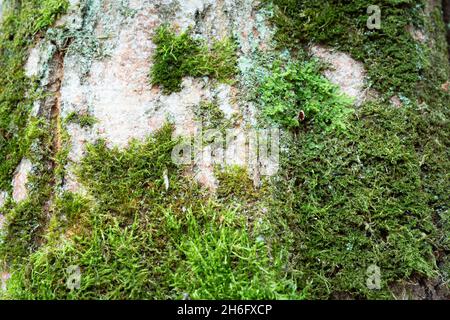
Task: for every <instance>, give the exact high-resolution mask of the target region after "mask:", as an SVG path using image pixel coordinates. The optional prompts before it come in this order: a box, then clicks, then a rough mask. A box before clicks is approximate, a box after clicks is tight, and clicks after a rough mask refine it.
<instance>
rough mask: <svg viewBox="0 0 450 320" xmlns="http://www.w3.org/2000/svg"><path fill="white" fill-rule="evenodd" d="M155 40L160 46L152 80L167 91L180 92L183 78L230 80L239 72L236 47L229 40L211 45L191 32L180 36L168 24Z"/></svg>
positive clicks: (162, 27) (158, 46)
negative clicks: (194, 36) (196, 37)
mask: <svg viewBox="0 0 450 320" xmlns="http://www.w3.org/2000/svg"><path fill="white" fill-rule="evenodd" d="M153 41H154V43H155V44H156V45H157V49H156V53H155V55H154V57H153V60H154V65H153V68H152V70H151V82H152V84H155V85H160V86H162V88H163V91H164V93H166V94H170V93H172V92H178V91H180V90H181V83H182V80H183V77H187V76H191V77H205V76H208V77H211V78H214V79H217V80H219V81H230V80H232V79H233V77H234V75H235V73H236V53H235V52H236V48H235V47H236V46H235V44H234V43H233V41H232V40H230V39H225V40H222V41H215V42H214V43H213V44H212V46H211V48H209V47H208V46H207V45H206V44H205V43H204V42H203V41H201V40H199V39H194V38H193V37H192V36H191V35H190V32H189V31H186V32H183V33H181V34H179V35H177V34H175V32H174V31H172V30H171V29H170V28H169V27H168V26H161V27H160V28H159V29H158V30H157V31H156V35H155V37H154V39H153Z"/></svg>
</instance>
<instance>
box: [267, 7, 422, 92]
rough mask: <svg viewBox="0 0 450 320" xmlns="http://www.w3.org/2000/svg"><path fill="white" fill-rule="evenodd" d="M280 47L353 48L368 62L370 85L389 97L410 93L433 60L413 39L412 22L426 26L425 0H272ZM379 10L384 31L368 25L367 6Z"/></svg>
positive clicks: (418, 25)
mask: <svg viewBox="0 0 450 320" xmlns="http://www.w3.org/2000/svg"><path fill="white" fill-rule="evenodd" d="M273 3H274V4H275V8H276V14H275V17H274V20H273V21H274V23H275V24H276V25H277V27H278V34H277V39H278V41H279V45H280V46H288V47H291V48H295V47H296V46H299V45H307V44H309V43H310V42H313V43H322V44H326V45H329V46H331V47H333V48H336V49H338V50H342V51H346V52H349V53H350V54H351V55H352V56H353V57H354V58H355V59H356V60H360V61H362V62H364V64H365V66H366V70H367V72H368V76H369V81H370V86H371V87H373V88H374V89H376V90H378V91H379V92H380V93H381V94H383V95H385V96H387V97H390V96H392V95H393V94H400V95H404V96H407V97H411V96H413V95H414V92H415V85H416V83H417V82H418V81H419V80H421V78H422V76H423V72H424V70H425V68H426V66H427V64H428V63H429V61H427V59H426V51H427V50H426V46H425V45H424V44H420V43H418V42H417V41H415V40H414V39H413V37H412V35H411V34H410V32H409V31H408V26H412V27H416V28H421V27H423V25H424V15H423V10H424V7H425V1H415V0H404V1H403V0H401V1H396V0H380V1H370V0H357V1H336V0H326V1H322V0H312V1H310V0H307V1H306V0H274V1H273ZM371 5H378V6H379V7H380V8H381V14H382V16H381V29H379V30H377V29H374V30H369V29H368V28H367V25H366V24H367V20H368V18H369V15H368V14H367V8H368V7H369V6H371Z"/></svg>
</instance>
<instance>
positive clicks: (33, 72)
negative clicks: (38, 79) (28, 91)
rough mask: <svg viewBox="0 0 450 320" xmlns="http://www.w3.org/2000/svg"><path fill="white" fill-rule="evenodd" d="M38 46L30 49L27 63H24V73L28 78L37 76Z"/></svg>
mask: <svg viewBox="0 0 450 320" xmlns="http://www.w3.org/2000/svg"><path fill="white" fill-rule="evenodd" d="M40 52H41V51H40V48H39V46H36V47H34V48H32V49H31V50H30V55H29V56H28V60H27V63H26V64H25V75H26V76H27V77H29V78H31V77H33V76H37V75H38V74H39V68H40V64H39V62H40Z"/></svg>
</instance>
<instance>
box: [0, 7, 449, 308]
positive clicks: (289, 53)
mask: <svg viewBox="0 0 450 320" xmlns="http://www.w3.org/2000/svg"><path fill="white" fill-rule="evenodd" d="M41 2H42V3H40V4H38V3H37V2H34V1H29V2H28V4H24V5H22V6H19V7H18V8H17V11H14V12H13V13H11V14H8V15H7V16H6V18H5V21H4V26H3V27H2V30H3V31H2V35H1V38H0V39H1V40H0V49H1V50H0V64H1V66H2V69H3V67H4V68H6V69H5V70H6V72H5V73H4V74H1V75H0V97H1V100H0V103H1V112H2V113H1V121H2V123H1V126H0V128H2V129H1V130H2V131H1V133H2V135H3V140H2V141H1V142H2V146H1V152H2V154H1V157H3V158H4V159H5V161H2V164H1V168H2V169H1V170H2V171H1V173H0V174H1V180H0V181H1V185H0V189H2V188H4V189H8V188H10V186H9V184H10V180H11V174H12V171H13V170H14V168H15V167H16V166H17V164H18V162H19V161H20V159H21V158H22V157H23V156H24V155H25V154H27V153H29V156H30V157H31V158H32V160H34V161H33V162H34V163H36V167H35V168H34V172H33V175H32V176H31V178H30V179H31V181H30V191H29V193H30V196H29V198H28V199H27V200H26V201H24V202H21V203H19V204H15V203H13V202H12V201H11V200H8V203H7V204H6V206H5V207H4V209H3V212H5V213H6V218H7V221H6V224H5V229H4V231H3V233H2V235H1V241H0V257H1V260H2V261H3V262H5V263H8V268H9V270H10V271H11V273H12V278H11V280H10V281H9V282H8V289H7V291H6V292H4V293H2V294H3V296H2V297H3V298H26V299H51V298H58V299H64V298H71V299H94V298H100V299H141V298H142V299H164V298H170V299H180V298H183V297H184V298H187V297H191V298H194V299H201V298H203V299H206V298H211V299H213V298H216V299H221V298H224V299H225V298H226V299H230V298H233V299H234V298H236V299H261V298H270V299H272V298H294V299H304V298H307V299H317V298H333V297H343V296H344V297H350V298H392V293H391V286H392V285H396V284H399V283H401V282H402V281H408V280H410V279H411V278H415V279H421V282H424V283H426V281H428V280H429V279H440V284H441V285H442V287H443V288H445V287H448V281H449V276H450V275H449V270H450V260H449V252H450V239H449V235H450V218H449V217H450V216H449V212H448V205H449V203H450V199H449V194H448V190H449V189H450V185H449V176H448V172H449V169H450V161H449V159H450V154H449V150H450V139H449V132H448V117H449V108H448V106H449V105H450V94H449V92H448V91H446V90H445V88H444V87H443V86H442V85H443V84H444V83H446V82H447V81H448V79H449V76H450V66H449V65H448V55H447V46H446V43H445V25H444V24H443V21H442V16H441V15H440V13H439V8H436V9H435V10H434V11H432V12H431V13H430V17H427V16H426V15H425V14H424V11H423V10H424V1H411V0H383V1H379V3H378V4H379V5H380V6H381V9H382V28H381V29H380V30H368V29H367V28H366V21H367V13H366V9H367V6H368V5H371V4H373V3H369V1H363V0H357V1H331V0H327V1H300V0H298V1H297V0H274V1H273V3H272V8H273V9H274V16H273V20H272V21H273V22H274V23H275V25H276V26H277V27H278V33H277V35H276V38H277V42H278V45H279V47H280V48H282V49H287V50H280V51H275V52H271V53H265V54H266V55H267V57H266V58H267V59H266V61H258V60H257V59H255V60H254V61H253V63H254V64H256V65H258V64H259V65H258V66H257V68H259V69H258V72H255V75H251V74H250V75H245V76H246V77H247V78H248V79H253V78H254V79H255V81H254V83H252V85H251V86H250V85H249V86H248V87H247V88H243V87H244V86H245V84H243V83H241V85H242V86H240V87H239V88H240V89H247V90H248V91H250V92H249V96H251V97H252V98H251V100H252V102H253V103H255V105H256V107H257V108H259V111H260V112H261V114H262V117H261V119H259V120H260V121H259V125H261V126H263V125H266V124H268V123H269V124H276V125H278V126H279V127H281V128H282V129H283V134H282V141H281V142H282V146H281V150H282V154H281V170H280V172H279V175H278V176H276V177H274V178H273V179H267V180H264V182H263V187H262V188H255V187H254V182H253V181H252V180H251V179H250V178H249V176H248V173H247V172H246V170H244V169H243V168H240V167H232V168H226V170H221V169H220V168H218V169H217V170H216V172H215V175H216V177H217V179H218V181H219V185H218V189H217V191H216V193H215V194H210V193H209V192H206V191H205V190H204V189H202V188H201V187H200V186H199V185H198V184H197V183H196V182H194V181H192V180H191V179H190V178H188V177H187V176H186V173H185V171H184V168H182V167H178V166H176V165H174V164H173V163H172V160H171V152H172V150H173V148H174V146H175V145H176V144H177V143H178V141H176V140H173V138H172V133H173V132H172V130H173V128H172V127H171V126H170V125H167V126H165V127H164V128H163V129H162V130H160V131H159V132H157V133H156V134H155V135H154V136H151V137H149V138H148V139H147V140H146V141H144V142H138V141H132V142H130V144H129V146H128V147H127V148H126V149H124V150H119V149H117V148H113V149H110V148H109V147H108V146H107V142H106V141H102V140H100V141H98V142H96V143H95V144H92V145H89V146H88V147H87V155H86V157H85V158H83V159H82V160H81V163H79V164H78V165H77V167H76V175H77V177H78V179H79V181H80V182H81V183H82V184H83V186H84V188H85V190H84V191H85V192H84V193H83V194H82V195H78V194H72V193H68V192H59V191H60V190H59V189H58V188H57V186H58V183H59V181H58V179H61V180H62V179H63V177H64V166H65V164H66V163H67V159H66V158H67V153H68V149H67V148H65V147H64V146H63V148H61V149H60V150H58V152H56V153H55V150H52V147H51V146H52V144H53V142H54V137H53V132H54V131H55V128H54V126H55V124H54V123H47V122H44V121H42V120H39V119H34V118H32V119H31V120H30V122H28V123H27V122H26V120H27V119H29V118H30V117H29V115H28V111H29V109H30V106H31V103H32V101H33V99H34V98H35V95H34V94H32V95H28V96H27V95H26V94H25V93H26V92H27V90H28V89H29V88H30V87H31V88H32V87H33V86H32V85H31V84H32V83H33V82H32V81H31V80H29V79H27V78H26V77H25V75H24V73H23V67H22V65H23V63H24V61H25V58H26V49H27V48H28V47H29V46H30V45H31V44H32V43H33V36H34V35H35V32H37V31H39V30H44V29H45V28H46V27H48V26H49V25H50V24H51V22H52V21H53V20H54V18H55V17H56V16H57V14H58V13H60V12H62V11H63V10H64V9H65V8H66V5H65V2H60V1H41ZM30 17H36V19H33V20H28V19H29V18H30ZM31 21H32V22H31ZM19 22H20V23H19ZM25 22H27V23H25ZM409 25H412V26H414V27H416V28H421V29H422V30H423V32H424V33H425V35H426V38H427V40H426V41H428V42H424V43H420V42H418V41H416V40H414V38H413V37H412V35H411V33H410V31H408V30H411V29H410V28H409V27H408V28H407V26H409ZM14 28H16V29H17V30H22V31H20V32H22V38H17V39H16V37H17V35H15V33H14V32H13V30H15V29H14ZM154 41H155V43H156V45H157V50H156V54H155V56H154V66H153V69H152V71H151V78H152V82H153V83H154V84H157V85H160V86H161V87H162V88H163V90H164V92H165V93H171V92H176V91H179V90H180V89H181V82H182V78H183V77H185V76H193V77H200V76H209V77H212V78H215V79H217V80H219V81H228V80H230V79H233V77H234V75H235V73H236V54H235V51H236V50H235V49H236V48H235V47H234V44H232V42H231V41H228V40H225V41H224V42H220V41H219V42H216V43H214V44H213V45H212V46H211V47H209V46H207V45H206V43H204V42H203V41H201V40H196V39H194V38H193V36H192V35H191V34H190V33H189V31H188V32H184V33H181V34H178V35H177V34H175V33H174V32H173V31H172V30H170V29H169V28H168V27H161V28H160V29H158V31H157V33H156V37H155V39H154ZM317 42H321V43H324V44H327V45H329V46H332V47H335V48H338V49H340V50H343V51H346V52H349V53H350V54H351V55H352V56H353V57H354V58H356V59H358V60H361V61H364V62H365V66H366V69H367V72H368V74H369V77H370V83H369V86H371V87H373V88H375V89H377V91H378V93H379V94H380V97H379V98H374V99H373V100H372V101H368V102H365V103H364V104H363V105H362V106H360V107H358V108H355V109H354V110H353V109H352V108H350V104H351V101H350V100H349V99H347V98H346V97H344V96H343V95H342V94H341V93H340V92H339V90H338V89H337V87H335V86H333V85H331V84H330V82H328V81H327V80H326V79H325V78H324V77H323V76H322V75H321V71H322V70H321V65H320V64H319V63H318V62H317V61H315V60H311V58H310V57H308V54H307V53H305V52H306V51H304V50H303V49H302V48H301V47H302V46H307V45H308V44H310V43H317ZM430 43H433V44H434V47H433V49H432V50H427V49H426V45H429V44H430ZM10 53H13V54H10ZM269 56H270V57H269ZM272 57H274V58H273V59H272ZM269 60H270V63H267V61H269ZM261 70H262V71H263V72H261V73H259V71H261ZM251 72H253V70H250V69H249V73H251ZM33 92H34V90H33ZM393 95H397V96H398V97H399V98H400V100H401V101H402V105H401V106H400V107H394V106H392V105H391V104H390V103H389V101H388V99H386V98H390V97H391V96H393ZM195 113H196V114H195V115H196V116H197V118H198V120H199V121H202V124H203V125H204V126H205V127H206V128H207V129H209V128H216V129H217V128H219V129H225V128H226V127H228V126H232V124H231V122H230V120H228V119H225V117H224V116H225V115H224V113H223V112H222V111H221V110H220V109H219V108H218V106H217V105H216V103H215V102H214V101H212V102H204V103H202V104H201V105H200V106H197V107H196V109H195ZM94 120H95V119H92V118H91V117H90V116H88V115H82V114H75V113H73V114H70V115H69V116H68V117H67V118H66V123H69V122H76V123H79V124H81V125H83V124H84V125H86V126H91V125H93V124H94ZM59 125H61V124H59ZM61 130H62V128H59V131H61ZM59 134H60V135H62V137H61V139H62V140H65V139H66V138H67V137H65V133H64V132H60V133H59ZM33 141H38V143H32V142H33ZM63 142H64V141H63ZM30 146H31V148H30ZM30 149H31V150H32V152H29V150H30ZM55 191H58V192H55ZM371 265H376V266H378V267H379V268H380V270H381V289H380V290H370V289H369V288H368V287H367V285H366V280H367V273H366V272H367V269H368V268H369V267H370V266H371ZM71 266H78V267H79V268H80V271H81V282H80V288H79V289H76V290H70V289H69V288H68V286H67V281H68V279H69V277H70V267H71ZM0 267H1V266H0Z"/></svg>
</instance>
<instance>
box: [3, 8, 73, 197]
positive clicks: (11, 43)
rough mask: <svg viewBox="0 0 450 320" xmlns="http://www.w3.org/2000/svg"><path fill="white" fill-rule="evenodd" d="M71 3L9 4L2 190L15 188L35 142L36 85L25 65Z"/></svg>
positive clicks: (5, 34)
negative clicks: (31, 122) (38, 39)
mask: <svg viewBox="0 0 450 320" xmlns="http://www.w3.org/2000/svg"><path fill="white" fill-rule="evenodd" d="M68 4H69V2H68V1H67V0H45V1H42V0H30V1H20V2H16V1H12V0H11V1H8V8H10V9H8V11H5V12H4V13H3V19H2V24H1V26H0V70H2V72H1V74H0V190H10V189H11V177H12V175H13V173H14V170H15V168H16V167H17V165H18V164H19V162H20V161H21V159H22V158H23V157H24V156H25V155H26V154H27V153H28V152H29V150H30V146H31V143H32V141H30V139H28V138H27V137H28V136H29V135H30V131H29V128H27V121H28V114H29V111H30V110H31V106H32V103H33V100H34V99H35V98H36V93H35V89H34V88H35V83H33V82H32V81H31V80H30V79H28V78H27V77H26V75H25V72H24V68H23V65H24V64H25V61H26V59H27V54H28V49H29V48H30V47H31V46H32V45H33V42H34V37H35V35H36V33H38V32H41V31H44V30H46V29H47V28H48V27H49V26H51V25H52V24H53V22H54V21H55V19H56V18H57V16H58V15H59V14H61V13H63V12H64V11H65V10H67V8H68Z"/></svg>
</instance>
